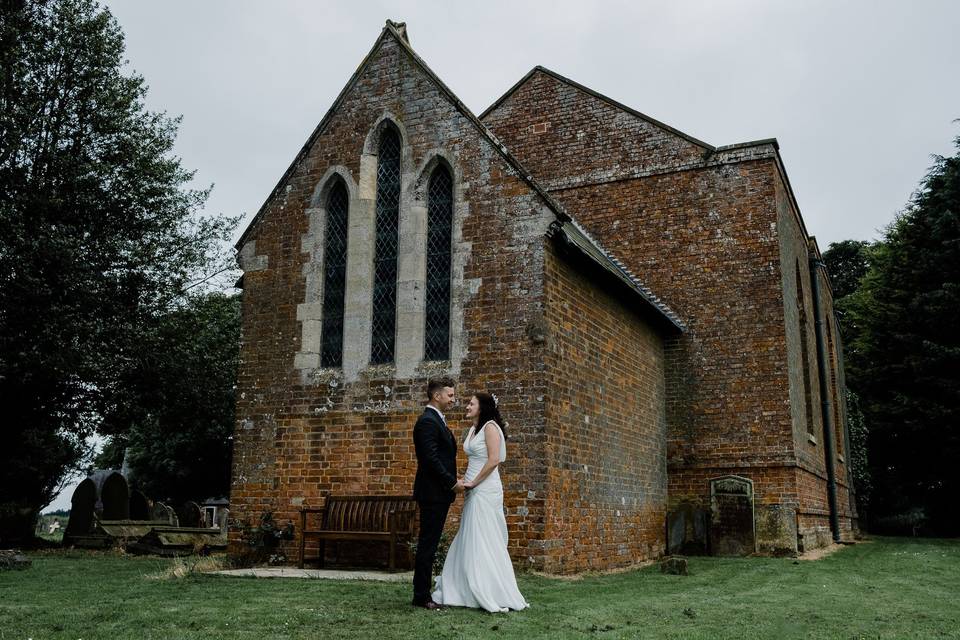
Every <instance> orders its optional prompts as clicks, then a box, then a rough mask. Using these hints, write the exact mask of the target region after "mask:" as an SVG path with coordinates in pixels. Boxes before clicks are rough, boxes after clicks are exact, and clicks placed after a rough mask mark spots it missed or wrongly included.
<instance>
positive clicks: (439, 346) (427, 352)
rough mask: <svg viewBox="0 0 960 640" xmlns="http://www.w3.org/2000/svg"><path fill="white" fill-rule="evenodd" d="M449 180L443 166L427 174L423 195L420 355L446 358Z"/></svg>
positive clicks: (448, 288) (448, 292)
mask: <svg viewBox="0 0 960 640" xmlns="http://www.w3.org/2000/svg"><path fill="white" fill-rule="evenodd" d="M452 228H453V180H452V179H451V177H450V172H449V171H448V170H447V168H446V167H443V166H440V167H437V169H436V170H435V171H434V172H433V175H432V176H430V186H429V190H428V196H427V300H426V327H425V332H424V358H425V359H426V360H447V359H449V358H450V251H451V249H450V235H451V232H452Z"/></svg>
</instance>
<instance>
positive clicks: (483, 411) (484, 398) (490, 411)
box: [473, 391, 507, 438]
mask: <svg viewBox="0 0 960 640" xmlns="http://www.w3.org/2000/svg"><path fill="white" fill-rule="evenodd" d="M473 397H475V398H476V399H477V402H479V403H480V413H478V414H477V424H476V425H475V426H476V428H477V430H479V429H480V427H482V426H483V425H485V424H487V422H489V421H490V420H493V421H494V422H496V423H497V424H498V425H500V430H501V431H503V437H504V438H506V437H507V423H506V422H504V421H503V417H501V416H500V409H499V407H497V400H496V398H494V397H493V396H492V395H490V394H489V393H487V392H486V391H478V392H476V393H475V394H473Z"/></svg>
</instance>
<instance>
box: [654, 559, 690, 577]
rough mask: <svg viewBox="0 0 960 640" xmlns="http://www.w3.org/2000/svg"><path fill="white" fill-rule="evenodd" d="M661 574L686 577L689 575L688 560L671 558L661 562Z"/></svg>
mask: <svg viewBox="0 0 960 640" xmlns="http://www.w3.org/2000/svg"><path fill="white" fill-rule="evenodd" d="M660 573H667V574H670V575H674V576H685V575H688V573H687V559H686V558H677V557H675V556H674V557H669V558H664V559H663V560H661V561H660Z"/></svg>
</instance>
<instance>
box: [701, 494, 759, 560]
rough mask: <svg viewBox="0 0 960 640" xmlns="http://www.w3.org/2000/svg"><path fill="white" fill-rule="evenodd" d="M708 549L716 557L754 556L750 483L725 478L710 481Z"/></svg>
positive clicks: (755, 544) (754, 543) (754, 538)
mask: <svg viewBox="0 0 960 640" xmlns="http://www.w3.org/2000/svg"><path fill="white" fill-rule="evenodd" d="M710 549H711V551H712V553H713V555H716V556H746V555H750V554H752V553H754V552H756V550H757V543H756V531H755V525H754V516H753V482H752V481H751V480H750V479H748V478H742V477H740V476H724V477H722V478H715V479H713V480H711V481H710Z"/></svg>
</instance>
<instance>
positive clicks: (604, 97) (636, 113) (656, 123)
mask: <svg viewBox="0 0 960 640" xmlns="http://www.w3.org/2000/svg"><path fill="white" fill-rule="evenodd" d="M538 71H539V72H541V73H545V74H547V75H548V76H550V77H552V78H554V79H556V80H559V81H560V82H563V83H564V84H567V85H570V86H571V87H573V88H575V89H578V90H580V91H583V92H584V93H586V94H588V95H591V96H593V97H594V98H597V99H599V100H602V101H603V102H606V103H607V104H609V105H610V106H612V107H615V108H617V109H620V110H621V111H625V112H627V113H629V114H630V115H633V116H636V117H638V118H640V119H642V120H645V121H647V122H649V123H650V124H652V125H654V126H656V127H660V128H661V129H665V130H667V131H669V132H670V133H672V134H674V135H677V136H680V137H681V138H683V139H684V140H686V141H687V142H690V143H692V144H695V145H697V146H698V147H702V148H704V149H706V150H707V151H714V150H716V147H714V146H713V145H712V144H710V143H708V142H704V141H703V140H700V139H698V138H694V137H693V136H691V135H689V134H687V133H684V132H683V131H680V130H679V129H677V128H675V127H671V126H670V125H668V124H666V123H664V122H661V121H660V120H657V119H656V118H652V117H650V116H648V115H647V114H645V113H641V112H640V111H637V110H636V109H634V108H633V107H629V106H627V105H625V104H623V103H622V102H618V101H617V100H614V99H613V98H611V97H609V96H607V95H604V94H602V93H600V92H599V91H595V90H594V89H591V88H590V87H587V86H585V85H582V84H580V83H579V82H577V81H575V80H571V79H570V78H568V77H566V76H564V75H561V74H559V73H557V72H556V71H553V70H551V69H547V68H546V67H544V66H543V65H539V64H538V65H537V66H535V67H534V68H533V69H531V70H530V71H529V72H527V74H526V75H525V76H523V77H522V78H520V80H519V81H518V82H517V83H516V84H514V85H513V86H512V87H510V88H509V89H507V91H506V93H504V94H503V95H502V96H500V97H499V98H497V100H496V101H495V102H494V103H493V104H491V105H490V106H489V107H487V108H486V109H484V110H483V112H482V113H481V114H480V116H479V117H480V119H481V120H482V119H483V118H485V117H486V116H487V115H488V114H489V113H490V112H491V111H493V110H494V109H495V108H496V107H498V106H499V105H500V104H502V103H503V102H504V101H505V100H506V99H507V98H508V97H510V95H511V94H513V92H514V91H516V90H517V89H519V88H520V86H521V85H523V83H525V82H526V81H527V80H528V79H529V78H530V77H531V76H533V74H535V73H536V72H538Z"/></svg>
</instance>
